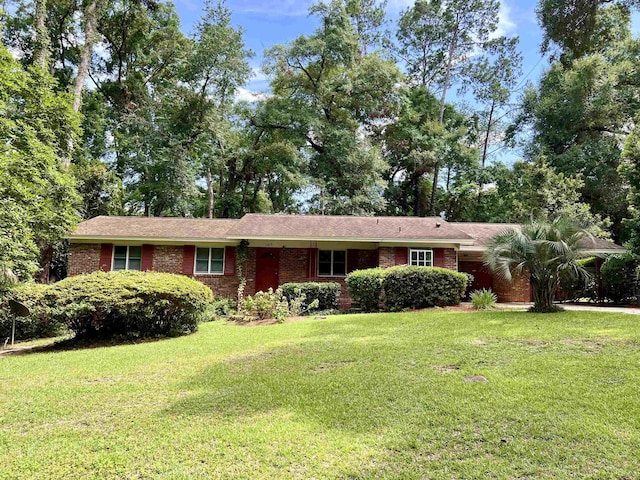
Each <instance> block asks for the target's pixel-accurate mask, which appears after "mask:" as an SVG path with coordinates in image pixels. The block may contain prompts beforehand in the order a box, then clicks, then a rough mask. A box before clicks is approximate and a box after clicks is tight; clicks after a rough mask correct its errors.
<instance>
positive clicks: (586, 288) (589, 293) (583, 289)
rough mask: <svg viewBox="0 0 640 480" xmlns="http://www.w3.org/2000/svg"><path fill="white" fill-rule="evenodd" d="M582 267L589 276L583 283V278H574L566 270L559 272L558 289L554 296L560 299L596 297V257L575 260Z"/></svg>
mask: <svg viewBox="0 0 640 480" xmlns="http://www.w3.org/2000/svg"><path fill="white" fill-rule="evenodd" d="M577 263H578V264H579V265H581V266H582V267H584V268H585V269H586V270H587V271H588V272H589V273H590V274H591V277H590V278H589V280H588V281H587V282H586V283H585V281H584V280H583V279H576V278H575V277H573V276H572V275H570V274H569V272H567V271H564V270H563V271H562V272H561V273H560V289H559V290H558V293H557V294H556V298H557V299H558V300H561V301H570V300H576V301H577V300H581V299H585V298H586V299H588V300H591V301H596V300H597V299H598V287H597V285H596V277H595V271H596V257H589V258H582V259H580V260H578V261H577Z"/></svg>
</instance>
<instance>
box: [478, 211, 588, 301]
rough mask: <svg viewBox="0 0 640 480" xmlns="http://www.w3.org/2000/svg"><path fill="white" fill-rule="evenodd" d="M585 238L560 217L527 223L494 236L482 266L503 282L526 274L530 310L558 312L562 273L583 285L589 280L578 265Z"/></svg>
mask: <svg viewBox="0 0 640 480" xmlns="http://www.w3.org/2000/svg"><path fill="white" fill-rule="evenodd" d="M588 238H590V235H589V233H588V232H587V231H585V230H584V229H582V228H580V227H577V226H576V225H575V224H574V223H573V222H571V221H569V220H566V219H563V218H558V219H556V220H553V221H552V222H532V223H527V224H524V225H522V227H521V228H512V229H508V230H505V231H504V232H501V233H499V234H497V235H496V236H494V237H493V238H492V239H491V242H490V243H489V245H488V246H487V251H486V253H485V264H486V265H487V266H488V267H489V268H490V269H491V271H492V272H493V274H494V275H495V276H497V277H498V278H500V279H502V280H504V281H506V282H511V281H512V280H513V278H514V277H516V276H520V275H523V274H525V273H526V272H528V273H529V275H530V283H531V289H532V292H533V301H534V305H533V307H532V308H531V310H532V311H534V312H539V313H544V312H553V311H557V309H558V308H557V307H556V306H555V305H554V304H553V302H554V299H555V296H556V292H557V291H558V287H559V285H560V275H561V274H564V275H567V276H568V277H571V278H576V279H579V280H581V281H582V282H585V283H586V282H587V281H588V280H589V277H590V276H589V273H588V272H587V270H586V269H585V268H584V266H583V265H581V264H580V263H579V262H578V260H580V258H583V257H584V255H583V252H584V250H585V247H584V243H583V242H584V240H585V239H588Z"/></svg>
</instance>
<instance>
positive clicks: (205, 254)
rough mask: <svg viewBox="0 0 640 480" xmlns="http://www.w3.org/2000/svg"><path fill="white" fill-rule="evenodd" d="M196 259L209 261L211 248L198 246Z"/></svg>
mask: <svg viewBox="0 0 640 480" xmlns="http://www.w3.org/2000/svg"><path fill="white" fill-rule="evenodd" d="M196 259H197V260H204V261H205V262H206V263H209V249H208V248H197V249H196Z"/></svg>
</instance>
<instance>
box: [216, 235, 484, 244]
mask: <svg viewBox="0 0 640 480" xmlns="http://www.w3.org/2000/svg"><path fill="white" fill-rule="evenodd" d="M227 238H228V239H230V240H275V241H283V242H288V241H304V242H307V241H308V242H361V243H363V242H370V243H405V244H406V243H451V244H458V245H473V242H474V240H473V239H472V238H384V237H376V238H372V237H286V236H278V235H236V234H233V235H229V236H228V237H227Z"/></svg>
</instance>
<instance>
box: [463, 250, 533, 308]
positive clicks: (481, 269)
mask: <svg viewBox="0 0 640 480" xmlns="http://www.w3.org/2000/svg"><path fill="white" fill-rule="evenodd" d="M460 271H461V272H464V273H470V274H471V275H473V276H474V282H473V284H472V285H471V287H470V288H469V291H468V293H471V292H472V291H473V290H475V289H480V288H488V289H491V290H492V291H493V292H494V293H495V294H496V296H497V297H498V302H502V303H508V302H530V301H531V286H530V285H529V276H528V275H520V276H518V277H516V278H514V280H513V282H511V283H509V282H506V281H504V280H500V279H498V278H496V277H495V276H493V275H492V274H491V272H490V271H489V270H488V269H487V268H486V267H485V266H484V264H483V262H482V260H479V259H478V260H460Z"/></svg>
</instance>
